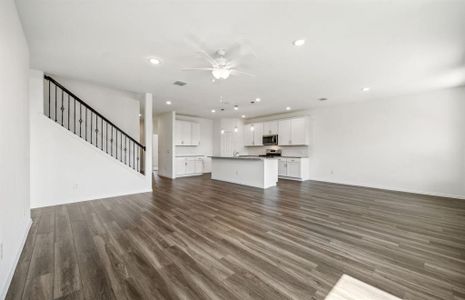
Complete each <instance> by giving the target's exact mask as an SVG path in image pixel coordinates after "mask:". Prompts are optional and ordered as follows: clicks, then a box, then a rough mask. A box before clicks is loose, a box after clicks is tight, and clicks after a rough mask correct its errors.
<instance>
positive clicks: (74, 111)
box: [73, 97, 76, 134]
mask: <svg viewBox="0 0 465 300" xmlns="http://www.w3.org/2000/svg"><path fill="white" fill-rule="evenodd" d="M73 102H74V109H73V113H74V118H73V123H74V126H73V129H74V134H76V99H74V97H73Z"/></svg>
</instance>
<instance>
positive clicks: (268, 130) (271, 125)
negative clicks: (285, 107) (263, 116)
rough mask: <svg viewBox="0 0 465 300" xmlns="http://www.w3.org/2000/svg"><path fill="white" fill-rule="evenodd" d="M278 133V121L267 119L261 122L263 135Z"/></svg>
mask: <svg viewBox="0 0 465 300" xmlns="http://www.w3.org/2000/svg"><path fill="white" fill-rule="evenodd" d="M274 134H278V121H269V122H264V123H263V135H274Z"/></svg>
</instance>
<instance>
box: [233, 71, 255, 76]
mask: <svg viewBox="0 0 465 300" xmlns="http://www.w3.org/2000/svg"><path fill="white" fill-rule="evenodd" d="M231 74H233V75H246V76H250V77H255V74H252V73H247V72H242V71H238V70H231Z"/></svg>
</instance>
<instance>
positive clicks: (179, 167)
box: [175, 157, 203, 177]
mask: <svg viewBox="0 0 465 300" xmlns="http://www.w3.org/2000/svg"><path fill="white" fill-rule="evenodd" d="M175 169H176V177H182V176H195V175H202V173H203V157H177V158H176V159H175Z"/></svg>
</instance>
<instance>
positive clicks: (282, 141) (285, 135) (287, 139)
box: [278, 119, 292, 146]
mask: <svg viewBox="0 0 465 300" xmlns="http://www.w3.org/2000/svg"><path fill="white" fill-rule="evenodd" d="M278 128H279V130H278V145H283V146H286V145H292V141H291V119H286V120H279V124H278Z"/></svg>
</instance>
